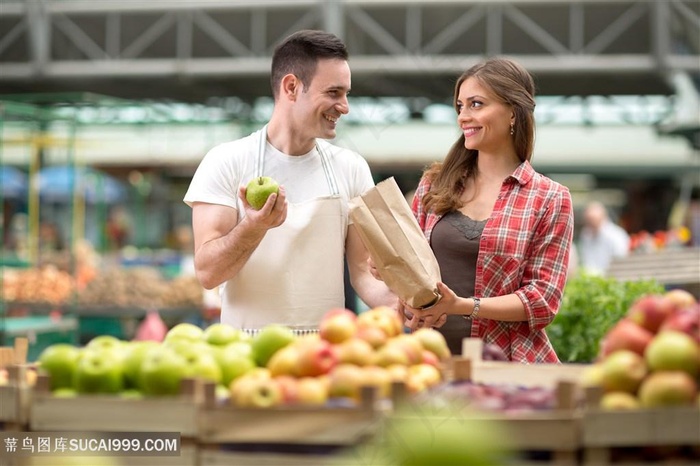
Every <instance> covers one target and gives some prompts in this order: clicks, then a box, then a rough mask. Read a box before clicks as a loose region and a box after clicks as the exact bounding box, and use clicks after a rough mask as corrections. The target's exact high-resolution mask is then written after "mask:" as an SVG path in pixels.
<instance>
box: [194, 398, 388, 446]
mask: <svg viewBox="0 0 700 466" xmlns="http://www.w3.org/2000/svg"><path fill="white" fill-rule="evenodd" d="M378 420H379V416H378V414H377V413H376V412H373V411H371V410H369V411H368V410H363V409H360V408H358V409H354V408H348V409H334V408H308V409H304V408H298V409H296V408H290V409H244V408H235V407H231V406H223V407H221V406H220V407H216V408H205V409H203V410H202V412H201V413H200V418H199V427H200V437H199V439H200V441H202V442H204V443H235V442H255V443H275V442H277V443H300V444H316V445H343V444H352V443H355V442H358V441H359V440H360V439H362V438H364V437H365V436H368V435H371V434H372V433H373V432H374V431H375V429H376V425H377V423H378Z"/></svg>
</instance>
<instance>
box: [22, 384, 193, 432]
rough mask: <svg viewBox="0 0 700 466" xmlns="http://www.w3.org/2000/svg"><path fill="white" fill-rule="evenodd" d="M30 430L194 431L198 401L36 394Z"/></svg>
mask: <svg viewBox="0 0 700 466" xmlns="http://www.w3.org/2000/svg"><path fill="white" fill-rule="evenodd" d="M30 426H31V429H32V430H46V431H48V430H94V431H114V432H128V431H134V430H138V431H144V432H180V433H181V435H182V436H183V437H194V436H195V435H196V433H197V405H196V404H195V403H194V401H192V400H183V399H180V398H158V399H155V398H154V399H140V400H129V399H121V398H118V397H116V396H106V395H105V396H100V395H93V396H87V395H86V396H78V397H76V398H56V397H53V396H50V395H44V394H38V395H37V396H35V397H34V400H33V403H32V410H31V415H30Z"/></svg>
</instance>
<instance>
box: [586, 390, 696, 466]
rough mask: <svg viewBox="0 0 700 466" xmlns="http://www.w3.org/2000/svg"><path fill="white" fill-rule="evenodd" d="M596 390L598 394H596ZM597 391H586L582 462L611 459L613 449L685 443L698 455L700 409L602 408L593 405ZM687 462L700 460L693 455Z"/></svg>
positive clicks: (607, 462)
mask: <svg viewBox="0 0 700 466" xmlns="http://www.w3.org/2000/svg"><path fill="white" fill-rule="evenodd" d="M596 392H598V393H596ZM599 395H600V393H599V390H596V389H595V388H592V389H590V390H589V391H588V393H587V401H588V402H589V406H590V407H588V408H587V409H586V410H585V411H584V413H583V418H582V445H583V449H584V464H588V465H591V466H592V465H606V464H610V463H611V462H612V453H613V450H614V449H615V448H627V447H637V448H647V447H668V446H688V447H691V448H695V451H696V452H697V454H698V455H700V409H699V408H697V407H695V406H689V407H667V408H658V409H638V410H629V411H622V410H618V411H606V410H601V409H598V408H596V407H595V406H597V403H596V402H595V401H596V400H598V399H599ZM689 461H693V462H694V461H697V462H698V463H700V457H698V456H696V457H694V458H693V459H689Z"/></svg>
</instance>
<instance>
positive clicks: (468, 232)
mask: <svg viewBox="0 0 700 466" xmlns="http://www.w3.org/2000/svg"><path fill="white" fill-rule="evenodd" d="M445 220H447V221H448V222H450V225H452V226H453V227H455V228H456V229H457V230H459V231H460V232H461V233H462V234H463V235H464V236H465V237H466V238H467V239H470V240H474V239H476V238H479V237H480V236H481V233H482V232H483V231H484V226H485V225H486V220H472V219H471V218H470V217H468V216H466V215H464V214H463V213H462V212H460V211H459V210H455V211H452V212H450V213H448V214H445Z"/></svg>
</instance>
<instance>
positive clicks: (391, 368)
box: [230, 307, 450, 408]
mask: <svg viewBox="0 0 700 466" xmlns="http://www.w3.org/2000/svg"><path fill="white" fill-rule="evenodd" d="M251 346H252V353H253V358H254V360H255V362H256V364H257V366H258V367H257V368H256V369H255V370H253V371H250V372H248V373H246V374H244V375H242V376H241V377H238V378H237V379H235V380H234V381H233V383H231V384H230V402H231V403H232V404H234V405H235V406H240V407H259V408H269V407H274V406H279V405H290V404H291V405H293V404H303V405H324V404H326V403H327V402H328V401H329V399H338V398H342V399H345V400H348V401H350V402H352V403H357V402H359V400H360V397H361V389H362V387H363V386H373V387H376V388H377V390H378V394H379V396H381V397H388V396H389V395H390V389H391V385H392V383H393V382H399V381H400V382H403V383H405V384H406V387H407V389H408V390H409V392H411V393H418V392H422V391H424V390H427V389H428V388H430V387H433V386H435V385H437V384H439V383H441V382H442V380H443V377H442V371H441V368H442V363H443V362H444V361H445V360H446V359H448V358H449V357H450V351H449V348H448V346H447V343H446V341H445V339H444V337H443V336H442V334H441V333H439V332H438V331H436V330H433V329H421V330H419V331H416V332H414V333H412V334H404V333H403V324H402V322H401V319H400V318H399V316H398V314H397V313H396V312H395V311H394V310H393V309H390V308H388V307H376V308H372V309H369V310H367V311H365V312H363V313H361V314H359V315H357V314H355V313H353V312H352V311H350V310H348V309H344V308H338V309H331V310H329V311H328V312H326V314H325V315H324V316H323V318H322V319H321V321H320V323H319V332H318V333H314V334H309V335H304V336H295V334H294V333H292V331H291V330H290V329H289V328H287V327H284V326H281V325H277V324H272V325H268V326H266V327H264V328H263V329H261V331H260V332H259V333H258V334H257V335H256V336H255V337H253V340H252V342H251Z"/></svg>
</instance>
